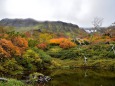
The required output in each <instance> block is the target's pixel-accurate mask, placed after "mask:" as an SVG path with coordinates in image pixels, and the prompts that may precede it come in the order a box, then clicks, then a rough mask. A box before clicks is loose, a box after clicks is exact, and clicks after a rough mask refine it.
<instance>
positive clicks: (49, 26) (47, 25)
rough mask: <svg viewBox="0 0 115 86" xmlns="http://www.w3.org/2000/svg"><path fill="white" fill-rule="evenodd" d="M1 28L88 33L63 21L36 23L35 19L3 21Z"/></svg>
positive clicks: (0, 22) (0, 23) (0, 24)
mask: <svg viewBox="0 0 115 86" xmlns="http://www.w3.org/2000/svg"><path fill="white" fill-rule="evenodd" d="M0 26H13V27H16V28H18V29H20V28H23V29H25V28H26V27H30V28H32V29H34V30H41V31H48V32H58V33H59V32H62V33H66V32H68V33H70V32H71V33H74V34H80V33H86V32H85V30H83V29H80V28H79V26H78V25H75V24H72V23H66V22H62V21H44V22H41V21H36V20H34V19H30V18H28V19H8V18H6V19H2V20H1V21H0Z"/></svg>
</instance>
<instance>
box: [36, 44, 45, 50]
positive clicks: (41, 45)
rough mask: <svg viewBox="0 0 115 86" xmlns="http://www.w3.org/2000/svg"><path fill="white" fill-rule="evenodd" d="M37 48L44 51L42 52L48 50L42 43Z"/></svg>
mask: <svg viewBox="0 0 115 86" xmlns="http://www.w3.org/2000/svg"><path fill="white" fill-rule="evenodd" d="M37 47H38V48H40V49H42V50H45V49H47V44H46V43H41V44H38V45H37Z"/></svg>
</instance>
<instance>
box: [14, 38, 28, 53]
mask: <svg viewBox="0 0 115 86" xmlns="http://www.w3.org/2000/svg"><path fill="white" fill-rule="evenodd" d="M12 42H13V44H14V45H15V46H18V47H19V48H20V50H21V51H22V52H23V51H24V50H25V49H26V48H27V47H28V41H27V40H26V39H25V38H22V37H20V36H18V37H15V38H14V39H12Z"/></svg>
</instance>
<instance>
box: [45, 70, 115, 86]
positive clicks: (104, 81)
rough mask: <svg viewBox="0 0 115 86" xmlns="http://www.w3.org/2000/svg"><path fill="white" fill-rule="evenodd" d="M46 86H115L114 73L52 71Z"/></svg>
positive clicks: (99, 71)
mask: <svg viewBox="0 0 115 86" xmlns="http://www.w3.org/2000/svg"><path fill="white" fill-rule="evenodd" d="M51 76H52V78H53V79H52V81H50V82H49V83H48V84H47V85H46V86H115V71H106V70H88V69H87V70H81V69H74V70H53V71H52V72H51Z"/></svg>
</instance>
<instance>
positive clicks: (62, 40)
mask: <svg viewBox="0 0 115 86" xmlns="http://www.w3.org/2000/svg"><path fill="white" fill-rule="evenodd" d="M67 40H68V39H66V38H54V39H51V40H50V44H56V45H60V43H62V42H64V41H67Z"/></svg>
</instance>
